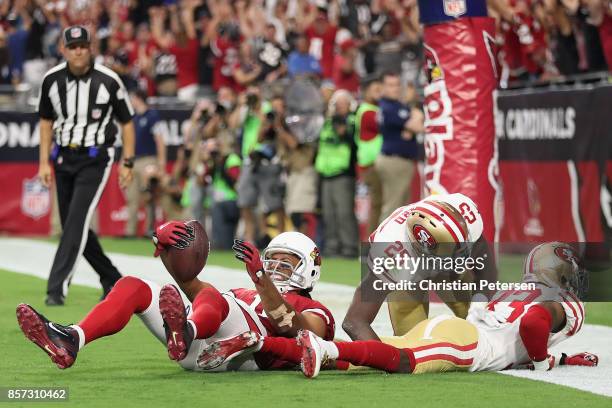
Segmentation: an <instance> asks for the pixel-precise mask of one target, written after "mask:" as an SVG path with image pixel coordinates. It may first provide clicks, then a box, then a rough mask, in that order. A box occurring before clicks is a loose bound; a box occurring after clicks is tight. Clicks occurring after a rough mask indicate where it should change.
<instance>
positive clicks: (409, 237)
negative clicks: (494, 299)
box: [342, 193, 497, 340]
mask: <svg viewBox="0 0 612 408" xmlns="http://www.w3.org/2000/svg"><path fill="white" fill-rule="evenodd" d="M482 231H483V221H482V217H481V216H480V213H479V212H478V208H477V207H476V204H474V202H473V201H472V200H471V199H470V198H469V197H467V196H465V195H463V194H459V193H455V194H440V195H433V196H429V197H427V198H425V199H423V200H421V201H418V202H416V203H413V204H409V205H406V206H403V207H400V208H398V209H397V210H395V211H394V212H393V213H392V214H391V215H390V216H389V217H388V218H387V219H385V220H384V221H383V222H382V223H381V224H380V226H379V227H378V228H377V229H376V230H375V231H374V232H373V233H372V234H371V235H370V238H369V242H370V253H369V254H368V261H367V262H368V267H369V270H370V273H369V274H368V275H367V276H366V277H365V279H364V280H363V282H362V283H361V284H360V286H359V287H358V288H357V289H356V291H355V295H354V297H353V302H352V304H351V306H350V308H349V311H348V312H347V315H346V317H345V319H344V322H343V324H342V327H343V328H344V330H345V331H346V332H347V333H348V335H349V336H350V337H351V339H353V340H370V339H377V338H378V337H377V336H376V334H375V333H374V331H373V330H372V328H371V326H370V324H371V323H372V321H373V320H374V318H375V317H376V315H377V314H378V311H379V309H380V307H381V306H382V303H383V302H384V300H385V299H387V300H388V307H389V315H390V318H391V324H392V326H393V332H394V334H395V335H400V334H404V333H406V332H407V331H409V330H410V329H412V328H413V327H414V326H415V325H416V324H417V323H419V322H420V321H422V320H424V319H426V318H427V316H428V309H429V304H428V294H427V293H425V292H422V291H420V292H418V294H419V295H420V298H419V299H417V298H416V296H415V295H417V292H416V291H411V293H410V295H411V299H409V300H405V297H403V298H402V295H403V294H402V292H390V291H383V290H377V291H375V292H374V293H372V292H373V291H372V289H371V288H372V286H374V281H375V280H379V279H381V280H386V281H388V282H394V281H395V282H396V281H397V280H399V279H401V278H402V276H404V277H405V274H403V273H400V274H399V275H398V274H397V273H396V271H395V270H387V271H385V272H384V273H382V274H379V275H375V274H374V273H372V271H373V270H374V264H373V262H374V259H376V258H385V257H391V258H392V257H395V256H396V255H400V256H403V255H404V254H407V255H408V256H409V257H412V258H418V257H451V258H454V257H465V256H469V255H471V256H472V257H476V256H480V257H482V259H484V260H485V267H484V268H483V269H481V270H479V271H474V275H476V274H477V275H478V276H477V278H478V279H488V280H491V281H492V280H495V279H496V278H497V270H496V268H495V263H494V257H493V255H492V254H491V253H488V252H489V248H488V244H487V243H486V241H485V239H484V237H483V236H482ZM487 253H488V254H487ZM485 254H486V255H485ZM435 273H436V271H431V270H428V271H424V270H419V271H417V272H416V273H415V274H413V275H410V276H409V279H411V280H413V281H415V282H416V281H420V280H422V279H432V278H435V277H436V276H434V274H435ZM465 276H466V277H469V279H472V278H474V276H473V275H472V273H471V272H470V273H467V274H466V275H465ZM449 278H450V279H461V278H462V277H461V276H460V274H451V276H450V277H449ZM365 293H368V295H366V296H369V298H368V299H367V301H364V299H363V297H364V294H365ZM438 294H439V295H440V296H441V297H442V299H443V300H444V301H445V302H446V304H447V305H448V306H449V307H450V308H451V310H452V311H453V313H455V315H456V316H458V317H462V318H465V317H466V316H467V312H468V310H469V304H470V303H469V298H468V299H459V300H457V299H455V298H454V297H453V296H454V295H453V294H452V293H448V292H447V293H441V292H438ZM397 295H399V296H397ZM462 295H463V296H464V297H465V293H464V294H462Z"/></svg>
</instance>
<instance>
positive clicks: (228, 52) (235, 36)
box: [210, 23, 240, 91]
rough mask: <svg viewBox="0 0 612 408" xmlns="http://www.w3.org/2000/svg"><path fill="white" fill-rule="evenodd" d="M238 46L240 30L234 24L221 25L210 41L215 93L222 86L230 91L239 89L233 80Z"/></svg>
mask: <svg viewBox="0 0 612 408" xmlns="http://www.w3.org/2000/svg"><path fill="white" fill-rule="evenodd" d="M239 44H240V29H239V27H238V26H237V25H236V24H234V23H223V24H221V25H220V26H219V30H218V33H216V34H215V35H214V37H213V38H212V39H211V42H210V48H211V50H212V52H213V55H214V56H215V62H214V70H213V89H214V90H215V91H218V90H219V88H221V87H224V86H226V87H228V88H231V89H237V88H239V84H238V83H237V82H236V80H235V79H234V67H235V66H236V63H237V62H238V48H239Z"/></svg>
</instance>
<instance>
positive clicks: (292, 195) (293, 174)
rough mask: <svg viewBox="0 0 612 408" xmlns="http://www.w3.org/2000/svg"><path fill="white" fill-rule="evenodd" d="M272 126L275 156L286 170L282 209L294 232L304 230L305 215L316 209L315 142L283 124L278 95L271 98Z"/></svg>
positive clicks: (305, 227)
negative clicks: (273, 129)
mask: <svg viewBox="0 0 612 408" xmlns="http://www.w3.org/2000/svg"><path fill="white" fill-rule="evenodd" d="M272 109H273V111H272V112H271V113H269V114H268V115H270V114H273V115H272V117H273V118H274V120H273V122H274V126H275V127H276V128H277V129H278V130H277V136H278V147H279V156H280V158H281V162H282V164H283V167H284V169H285V170H286V172H287V183H286V184H287V188H286V197H285V198H286V199H285V212H286V213H287V214H288V215H289V218H290V219H291V223H292V224H293V227H294V229H295V230H296V231H300V232H302V233H304V234H307V233H308V228H307V227H308V223H307V222H306V221H307V220H306V217H305V216H306V215H307V214H314V213H315V211H316V209H317V195H318V194H317V187H318V185H317V182H318V175H317V172H316V170H315V168H314V159H315V155H316V142H308V141H306V140H303V139H300V138H298V136H297V135H295V134H294V133H292V132H291V130H290V129H289V128H288V127H287V124H286V121H285V117H286V106H285V101H284V99H283V97H282V96H280V95H278V96H275V97H274V98H273V99H272Z"/></svg>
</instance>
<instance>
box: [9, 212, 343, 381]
mask: <svg viewBox="0 0 612 408" xmlns="http://www.w3.org/2000/svg"><path fill="white" fill-rule="evenodd" d="M156 233H157V241H158V242H157V249H158V250H159V249H160V248H161V249H163V248H164V247H168V246H170V245H172V246H175V247H176V248H185V247H187V246H189V244H190V242H191V241H193V239H194V237H193V236H192V234H193V230H192V229H189V228H186V226H185V224H183V223H181V222H170V223H167V224H164V228H163V229H162V228H161V227H160V228H158V229H157V232H156ZM234 251H235V254H236V257H237V258H238V259H239V260H241V261H242V262H244V263H245V265H246V270H247V272H248V274H249V276H250V277H251V279H252V280H253V282H254V284H255V290H252V289H245V288H239V289H232V290H229V291H227V292H223V293H221V292H219V291H218V290H217V289H216V288H215V287H214V286H213V285H211V284H210V283H207V282H202V281H200V280H198V279H197V277H194V278H193V279H191V280H187V281H177V283H179V286H180V287H181V289H183V290H184V292H185V293H186V294H187V297H188V298H189V300H190V301H192V302H193V303H191V304H190V303H189V302H186V303H185V302H184V301H183V299H182V297H181V294H180V292H179V290H178V289H177V288H176V287H175V286H173V285H165V286H164V287H163V288H160V287H159V286H158V285H156V284H155V283H152V282H149V281H147V280H143V279H139V278H136V277H133V276H126V277H124V278H122V279H120V280H119V281H118V282H117V284H116V285H115V286H114V288H113V289H112V291H111V292H110V293H109V294H108V296H107V297H106V299H105V300H103V301H102V302H100V303H99V304H98V305H96V306H95V307H94V308H93V309H92V310H91V311H90V312H89V313H88V314H87V315H86V316H85V318H84V319H83V320H81V322H79V323H78V324H76V325H70V326H64V325H61V324H58V323H54V322H51V321H49V320H47V319H46V318H45V317H44V316H43V315H41V314H40V313H38V312H36V310H34V308H32V307H31V306H29V305H27V304H20V305H19V306H18V307H17V320H18V322H19V326H20V327H21V330H22V331H23V333H24V334H25V335H26V337H27V338H28V339H29V340H31V341H32V342H34V343H35V344H36V345H37V346H38V347H40V348H41V349H42V350H43V351H45V353H47V354H48V355H49V356H50V357H51V360H52V361H53V362H54V363H55V364H57V366H58V367H59V368H68V367H70V366H72V365H73V364H74V361H75V359H76V358H77V353H78V352H79V351H80V350H81V349H82V348H83V346H84V345H86V344H88V343H91V342H92V341H94V340H96V339H98V338H101V337H104V336H109V335H112V334H115V333H117V332H119V331H120V330H122V329H123V328H124V327H125V326H126V325H127V323H128V321H129V320H130V318H131V317H132V315H134V314H136V315H138V317H140V319H141V320H142V321H143V322H144V324H145V326H146V327H147V328H148V329H149V330H150V331H151V333H152V334H153V335H154V336H155V337H157V338H158V339H159V340H160V341H161V342H162V343H165V344H166V345H167V348H168V355H169V356H170V358H171V359H173V360H176V361H177V362H178V363H179V364H180V365H181V366H182V367H183V368H185V369H189V370H216V371H222V370H256V369H270V368H282V367H286V366H291V367H295V365H294V364H293V363H291V362H287V361H285V360H282V359H279V358H276V357H275V356H273V355H270V354H268V353H267V352H266V349H265V348H262V349H261V350H259V352H257V353H253V354H247V353H241V355H240V356H239V357H238V358H236V359H234V360H233V361H232V364H231V366H230V367H228V366H227V365H223V364H222V363H223V361H222V360H221V361H220V360H219V359H214V358H213V359H210V358H208V359H206V358H205V359H203V360H202V359H199V358H198V357H199V356H200V354H201V353H202V351H203V350H204V349H207V350H209V351H212V350H213V349H214V348H213V349H211V348H209V347H208V345H209V344H210V343H215V341H216V340H219V339H226V338H228V337H235V336H237V335H239V334H240V333H243V332H245V331H248V330H251V331H252V332H253V335H257V336H273V337H270V338H272V339H274V338H275V337H274V336H288V337H295V336H296V335H297V333H298V330H309V331H311V332H313V333H316V334H317V335H319V336H321V337H323V338H325V339H333V337H334V329H335V327H334V319H333V316H332V314H331V313H330V312H329V310H327V308H325V307H324V306H323V305H322V304H321V303H319V302H317V301H315V300H312V298H311V297H310V294H309V292H310V291H311V290H312V288H313V287H314V285H315V283H316V282H317V280H318V279H319V275H320V268H321V267H320V265H321V258H320V255H319V251H318V248H317V247H316V245H315V244H314V242H312V240H310V239H309V238H308V237H307V236H305V235H303V234H301V233H298V232H286V233H283V234H280V235H279V236H277V237H276V238H274V239H273V240H272V241H271V242H270V244H269V245H268V247H267V248H266V249H265V250H264V253H263V258H260V256H259V252H258V251H257V249H256V248H255V247H254V246H253V245H251V244H249V243H247V242H243V241H236V242H235V245H234ZM158 252H159V251H156V253H158ZM175 280H176V278H175ZM190 309H192V310H191V313H189V312H188V310H190ZM271 344H274V343H273V340H272V341H271ZM242 348H243V347H240V348H239V350H242ZM221 351H222V352H223V353H224V355H229V356H231V355H232V354H233V352H234V351H233V350H232V349H231V348H227V347H225V348H223V350H221ZM209 355H210V353H208V354H204V356H205V357H206V356H209Z"/></svg>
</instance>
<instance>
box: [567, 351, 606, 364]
mask: <svg viewBox="0 0 612 408" xmlns="http://www.w3.org/2000/svg"><path fill="white" fill-rule="evenodd" d="M598 363H599V357H597V356H596V355H595V354H591V353H587V352H583V353H578V354H574V355H573V356H568V355H567V354H565V353H563V354H562V355H561V360H560V364H561V365H571V366H586V367H595V366H596V365H597V364H598Z"/></svg>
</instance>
